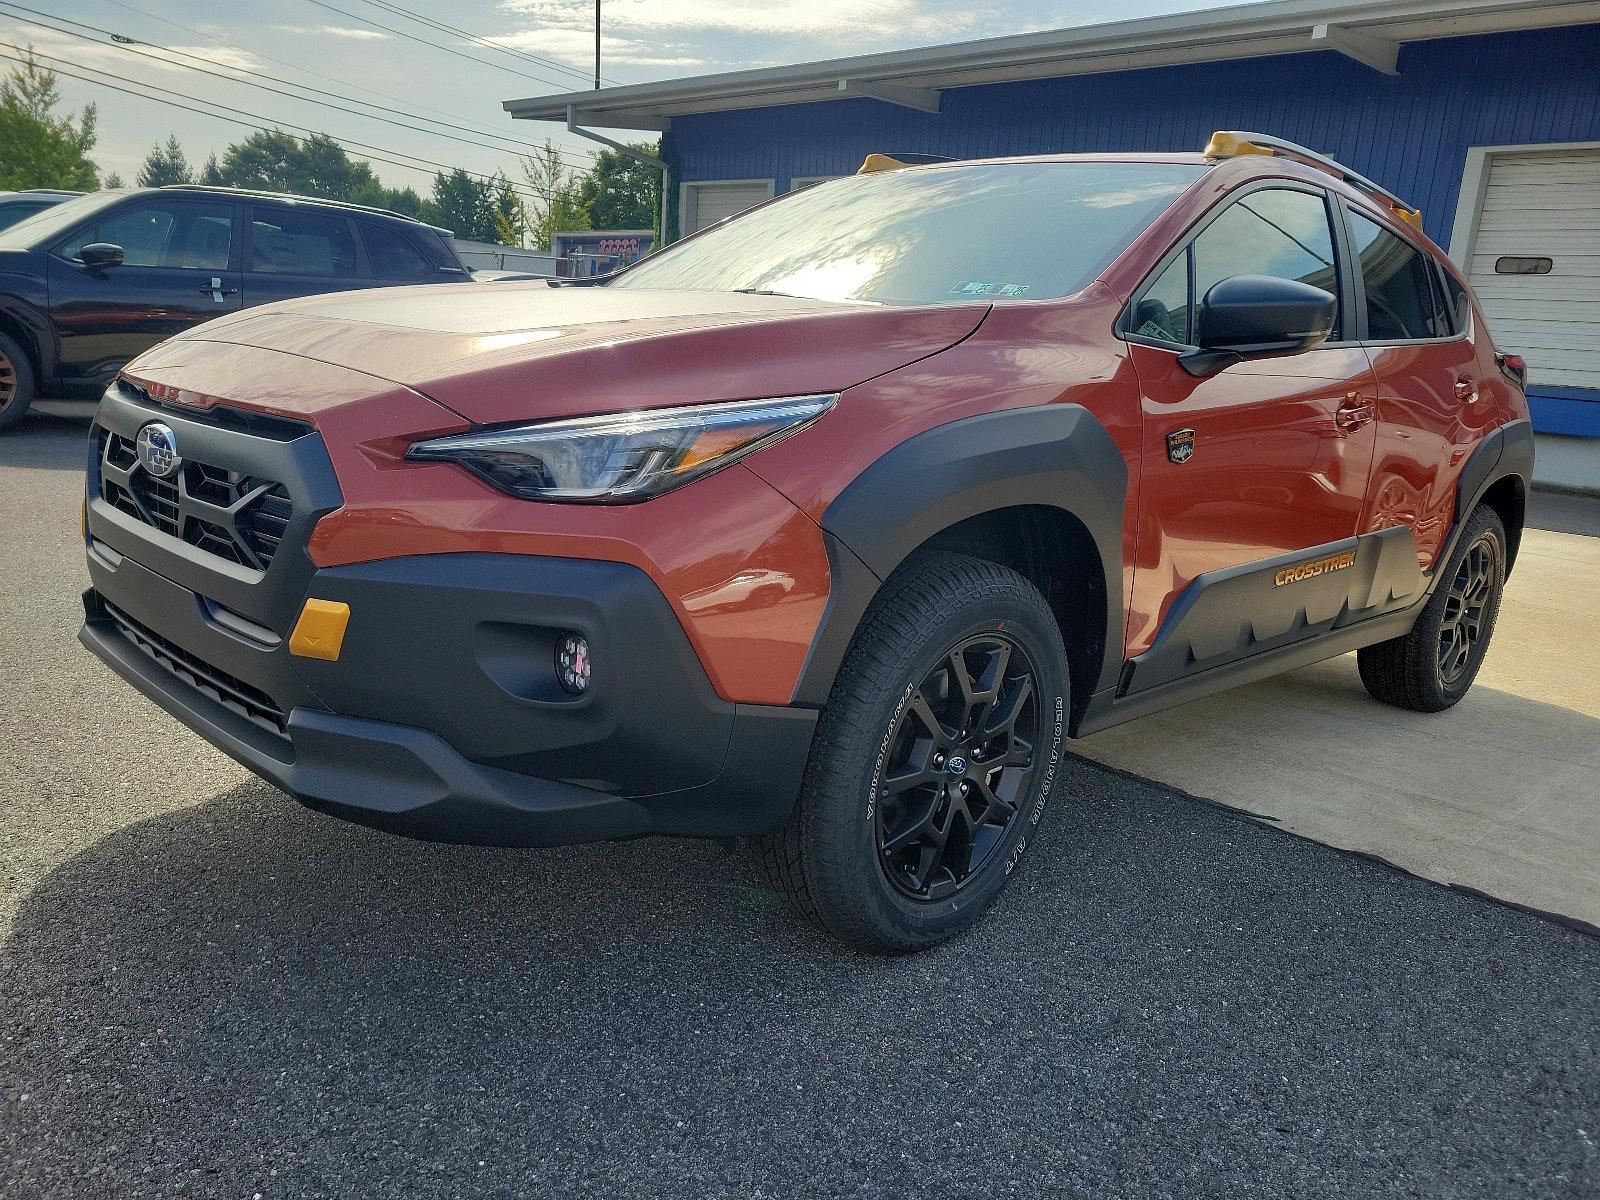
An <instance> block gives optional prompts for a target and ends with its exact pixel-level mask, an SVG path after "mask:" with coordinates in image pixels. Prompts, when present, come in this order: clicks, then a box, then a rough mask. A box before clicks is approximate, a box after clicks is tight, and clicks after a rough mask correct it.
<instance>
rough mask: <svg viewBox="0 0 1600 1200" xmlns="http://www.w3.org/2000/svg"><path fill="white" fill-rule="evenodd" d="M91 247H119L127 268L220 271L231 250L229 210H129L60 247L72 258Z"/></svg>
mask: <svg viewBox="0 0 1600 1200" xmlns="http://www.w3.org/2000/svg"><path fill="white" fill-rule="evenodd" d="M91 242H111V243H113V244H115V245H118V246H121V247H122V262H123V265H124V266H128V267H166V268H169V269H170V268H179V269H187V270H195V271H224V270H227V267H228V257H229V252H230V250H231V248H232V246H233V205H231V204H171V203H161V202H154V203H149V204H134V205H130V206H129V207H127V208H124V209H120V210H118V211H117V212H114V213H112V214H111V215H109V216H107V217H105V218H103V219H101V220H100V221H99V222H97V223H96V224H95V225H93V226H91V227H90V228H88V229H80V230H79V231H78V232H77V233H75V234H73V235H72V237H71V238H69V239H68V240H67V242H66V243H65V244H64V245H63V246H62V247H61V254H62V255H63V256H65V257H67V258H77V257H78V252H79V251H80V250H81V249H82V248H83V247H84V246H87V245H89V244H90V243H91Z"/></svg>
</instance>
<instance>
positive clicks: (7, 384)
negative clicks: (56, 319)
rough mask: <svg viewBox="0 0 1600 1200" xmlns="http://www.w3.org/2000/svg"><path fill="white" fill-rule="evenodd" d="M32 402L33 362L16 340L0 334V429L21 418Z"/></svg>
mask: <svg viewBox="0 0 1600 1200" xmlns="http://www.w3.org/2000/svg"><path fill="white" fill-rule="evenodd" d="M32 403H33V364H32V363H31V362H29V361H28V356H27V355H26V354H24V353H23V352H22V347H20V346H18V345H17V343H16V342H14V341H12V340H11V339H10V338H8V337H6V336H5V335H4V334H0V429H4V428H6V427H7V426H8V425H13V424H15V423H16V422H18V421H20V420H21V419H22V414H23V413H25V412H27V411H28V405H30V404H32Z"/></svg>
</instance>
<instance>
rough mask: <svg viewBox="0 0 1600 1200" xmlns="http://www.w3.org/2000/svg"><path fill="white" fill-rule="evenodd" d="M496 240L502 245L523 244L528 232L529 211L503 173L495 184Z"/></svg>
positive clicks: (497, 177)
mask: <svg viewBox="0 0 1600 1200" xmlns="http://www.w3.org/2000/svg"><path fill="white" fill-rule="evenodd" d="M493 205H494V240H495V241H497V242H499V243H500V244H501V245H502V246H521V245H522V239H523V236H524V235H525V234H526V233H527V228H528V212H527V209H526V208H525V207H524V206H523V203H522V198H521V197H520V196H518V195H517V190H516V189H515V188H514V187H512V186H511V181H510V180H509V179H507V178H506V177H505V176H504V175H503V174H502V175H497V176H496V177H495V184H494V200H493Z"/></svg>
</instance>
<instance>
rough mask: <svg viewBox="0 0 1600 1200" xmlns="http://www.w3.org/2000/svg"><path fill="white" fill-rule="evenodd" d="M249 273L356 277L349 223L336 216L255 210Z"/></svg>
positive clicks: (354, 247) (353, 242) (252, 211)
mask: <svg viewBox="0 0 1600 1200" xmlns="http://www.w3.org/2000/svg"><path fill="white" fill-rule="evenodd" d="M249 270H251V271H255V272H257V273H259V274H264V275H319V276H324V277H329V278H332V277H341V276H342V277H344V278H350V277H351V276H354V275H355V274H356V273H357V272H356V240H355V238H354V237H352V236H351V234H350V222H349V221H348V220H346V219H345V218H344V217H342V216H338V215H337V214H334V213H322V212H294V211H291V210H288V209H275V208H256V209H252V210H251V214H250V266H249Z"/></svg>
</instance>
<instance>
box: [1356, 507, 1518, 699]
mask: <svg viewBox="0 0 1600 1200" xmlns="http://www.w3.org/2000/svg"><path fill="white" fill-rule="evenodd" d="M1505 577H1506V531H1505V526H1504V525H1502V524H1501V522H1500V517H1499V514H1497V513H1496V512H1495V511H1494V510H1493V509H1492V508H1489V507H1487V506H1482V505H1480V506H1479V507H1478V508H1476V509H1474V510H1473V512H1472V515H1471V516H1469V517H1468V518H1467V525H1466V528H1465V529H1464V530H1463V531H1462V534H1461V541H1460V544H1459V545H1457V547H1456V550H1455V553H1453V554H1452V555H1451V556H1450V561H1449V562H1447V563H1446V564H1445V566H1444V569H1443V571H1442V572H1441V573H1440V576H1439V585H1438V587H1437V589H1436V590H1435V591H1434V593H1433V595H1432V596H1431V597H1430V598H1429V600H1428V603H1427V605H1426V606H1424V608H1423V610H1422V614H1421V615H1420V616H1419V617H1418V618H1417V622H1416V624H1415V625H1413V626H1412V628H1411V632H1410V633H1408V634H1406V635H1405V636H1404V637H1399V638H1394V639H1392V640H1390V641H1387V642H1380V643H1379V644H1378V645H1376V646H1368V647H1366V648H1365V649H1363V650H1361V651H1358V652H1357V655H1356V661H1357V663H1358V664H1359V666H1360V669H1361V682H1362V683H1364V684H1365V685H1366V688H1367V691H1368V692H1370V693H1371V694H1372V696H1373V697H1374V698H1375V699H1378V700H1382V701H1383V702H1384V703H1385V704H1393V705H1396V706H1397V707H1399V708H1409V709H1414V710H1415V711H1417V712H1441V711H1443V710H1444V709H1447V708H1449V707H1450V706H1451V705H1453V704H1455V703H1456V702H1457V701H1458V700H1460V699H1461V697H1463V696H1465V695H1466V694H1467V689H1468V688H1470V687H1471V686H1472V681H1473V680H1474V679H1475V678H1476V677H1477V674H1478V668H1479V667H1480V666H1482V665H1483V656H1484V655H1485V654H1486V653H1487V652H1488V649H1489V639H1490V638H1491V637H1492V636H1493V635H1494V622H1495V617H1496V615H1497V614H1498V613H1499V611H1500V592H1501V589H1502V587H1503V586H1504V585H1505Z"/></svg>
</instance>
